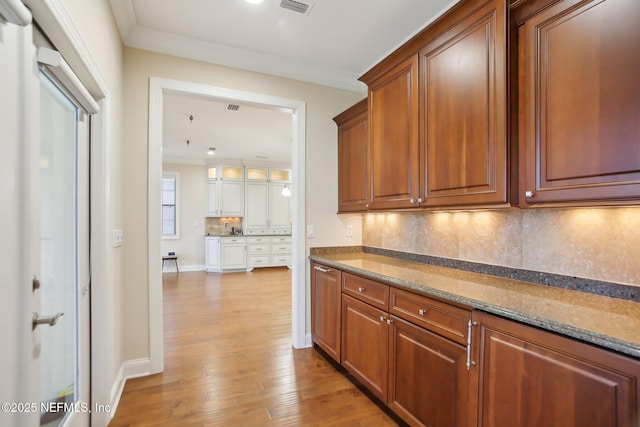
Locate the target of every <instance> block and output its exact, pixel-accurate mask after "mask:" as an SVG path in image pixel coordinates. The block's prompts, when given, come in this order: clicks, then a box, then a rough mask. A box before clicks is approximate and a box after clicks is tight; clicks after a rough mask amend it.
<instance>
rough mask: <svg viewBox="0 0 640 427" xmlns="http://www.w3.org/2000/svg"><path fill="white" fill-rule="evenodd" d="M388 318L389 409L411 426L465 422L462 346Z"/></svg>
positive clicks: (466, 383) (464, 355)
mask: <svg viewBox="0 0 640 427" xmlns="http://www.w3.org/2000/svg"><path fill="white" fill-rule="evenodd" d="M389 320H390V321H391V325H390V331H389V391H388V398H387V404H388V405H389V407H390V408H391V409H392V410H393V411H394V412H395V413H396V414H398V415H399V416H400V418H402V419H403V420H405V421H406V422H407V423H409V424H411V425H418V426H422V425H425V426H466V425H468V415H469V404H468V396H469V394H468V393H469V377H470V372H469V371H467V368H466V358H467V349H466V348H465V347H464V346H462V345H460V344H456V343H454V342H451V341H449V340H448V339H446V338H443V337H441V336H439V335H436V334H434V333H432V332H429V331H427V330H426V329H423V328H421V327H418V326H416V325H413V324H411V323H409V322H405V321H404V320H402V319H399V318H397V317H395V316H390V319H389Z"/></svg>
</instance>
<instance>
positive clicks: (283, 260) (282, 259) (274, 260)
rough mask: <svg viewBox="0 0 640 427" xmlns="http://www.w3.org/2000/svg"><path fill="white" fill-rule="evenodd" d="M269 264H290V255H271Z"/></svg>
mask: <svg viewBox="0 0 640 427" xmlns="http://www.w3.org/2000/svg"><path fill="white" fill-rule="evenodd" d="M271 265H272V266H274V267H276V266H283V265H291V255H285V254H282V255H272V256H271Z"/></svg>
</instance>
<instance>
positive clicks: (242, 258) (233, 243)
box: [221, 237, 247, 271]
mask: <svg viewBox="0 0 640 427" xmlns="http://www.w3.org/2000/svg"><path fill="white" fill-rule="evenodd" d="M221 240H222V245H221V248H222V250H221V251H222V256H221V258H222V270H223V271H224V270H240V269H245V268H247V249H246V239H245V238H244V237H222V238H221Z"/></svg>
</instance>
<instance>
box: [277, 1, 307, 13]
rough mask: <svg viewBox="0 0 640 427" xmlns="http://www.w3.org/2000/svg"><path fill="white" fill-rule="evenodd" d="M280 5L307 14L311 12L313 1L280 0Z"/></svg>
mask: <svg viewBox="0 0 640 427" xmlns="http://www.w3.org/2000/svg"><path fill="white" fill-rule="evenodd" d="M280 7H281V8H283V9H289V10H292V11H294V12H298V13H302V14H304V15H308V14H309V12H311V8H312V7H313V3H303V2H301V1H296V0H282V1H281V2H280Z"/></svg>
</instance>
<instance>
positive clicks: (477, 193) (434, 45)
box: [361, 0, 507, 209]
mask: <svg viewBox="0 0 640 427" xmlns="http://www.w3.org/2000/svg"><path fill="white" fill-rule="evenodd" d="M506 68H507V67H506V6H505V0H492V1H487V0H484V1H466V2H462V3H460V4H459V5H458V6H456V7H454V8H453V9H452V10H451V11H449V12H448V13H447V14H445V15H444V16H443V17H442V18H440V19H439V20H438V21H437V22H436V23H434V24H432V25H431V26H430V27H428V28H427V29H425V30H424V31H423V32H422V33H421V34H419V35H418V36H416V38H414V39H412V40H411V41H409V42H407V44H406V45H405V46H403V47H401V48H400V49H399V50H398V51H396V52H395V53H394V54H392V55H391V56H390V57H388V58H387V59H385V60H383V61H382V62H381V63H380V64H379V65H377V66H376V67H374V68H373V69H372V70H370V71H369V72H367V73H366V74H365V75H364V76H362V77H361V80H362V81H364V82H365V83H367V84H368V86H369V138H370V151H369V152H370V166H371V170H370V174H371V201H370V203H369V206H368V208H369V209H408V208H418V207H434V208H436V207H454V206H483V205H495V204H506V203H507V147H506V143H507V140H506V123H507V122H506V111H507V98H506V97H507V79H506V76H507V73H506V71H507V70H506Z"/></svg>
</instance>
